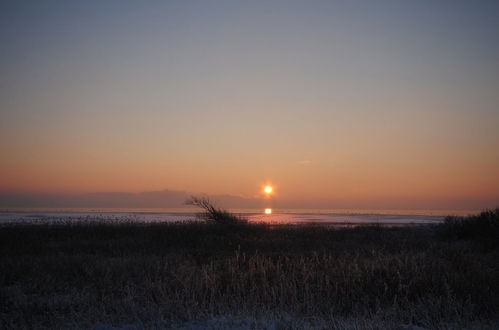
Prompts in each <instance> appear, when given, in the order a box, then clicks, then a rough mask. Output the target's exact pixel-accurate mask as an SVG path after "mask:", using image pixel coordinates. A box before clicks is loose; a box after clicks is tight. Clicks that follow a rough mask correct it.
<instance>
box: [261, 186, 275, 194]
mask: <svg viewBox="0 0 499 330" xmlns="http://www.w3.org/2000/svg"><path fill="white" fill-rule="evenodd" d="M272 190H273V188H272V186H265V188H264V189H263V191H265V193H266V194H267V195H268V194H271V193H272Z"/></svg>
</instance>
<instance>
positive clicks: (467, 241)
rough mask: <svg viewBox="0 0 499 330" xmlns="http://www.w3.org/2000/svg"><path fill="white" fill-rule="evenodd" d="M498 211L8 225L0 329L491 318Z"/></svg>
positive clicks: (0, 267) (357, 324) (498, 276)
mask: <svg viewBox="0 0 499 330" xmlns="http://www.w3.org/2000/svg"><path fill="white" fill-rule="evenodd" d="M498 214H499V212H498V211H494V212H489V214H488V215H487V214H485V215H484V217H485V218H487V217H489V218H490V219H489V220H487V219H488V218H487V219H486V220H484V221H482V222H483V223H479V224H478V225H476V224H473V223H472V224H469V223H465V222H463V221H462V220H459V221H458V220H455V219H454V220H452V219H450V220H448V221H447V223H446V224H444V225H441V226H434V227H411V228H409V227H407V228H383V227H357V228H349V229H345V228H343V229H334V228H324V227H306V226H300V227H292V226H273V227H272V226H265V225H236V226H231V225H217V224H202V223H193V224H165V223H160V224H137V223H109V224H104V223H77V224H66V225H61V224H57V225H43V226H41V225H9V226H3V227H0V328H2V329H14V328H15V329H17V328H95V329H110V328H112V327H119V328H123V327H125V328H126V327H128V328H181V329H191V328H195V329H202V328H216V329H223V328H242V329H248V328H249V329H252V328H256V329H261V328H268V329H289V328H314V327H315V328H319V329H323V328H348V329H351V328H360V329H364V328H368V329H369V328H379V329H385V328H388V329H390V328H392V329H411V328H412V329H418V328H417V327H422V328H431V329H435V328H444V329H447V328H479V329H484V328H498V327H499V244H498V242H499V237H498V236H497V224H498V222H499V221H498ZM477 219H478V217H477ZM477 219H474V220H473V221H474V223H476V222H477V221H478V222H479V220H477ZM487 226H488V227H487ZM484 228H485V229H484Z"/></svg>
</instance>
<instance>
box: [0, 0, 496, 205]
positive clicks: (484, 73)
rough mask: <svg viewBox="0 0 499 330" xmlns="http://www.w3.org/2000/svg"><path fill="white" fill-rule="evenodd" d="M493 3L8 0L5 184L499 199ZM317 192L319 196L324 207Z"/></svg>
mask: <svg viewBox="0 0 499 330" xmlns="http://www.w3.org/2000/svg"><path fill="white" fill-rule="evenodd" d="M498 17H499V2H498V1H450V0H449V1H436V0H432V1H399V0H397V1H396V0H393V1H356V0H353V1H350V0H349V1H347V0H345V1H234V0H232V1H123V0H120V1H11V2H9V1H2V3H1V5H0V45H1V51H0V155H1V158H0V192H1V193H4V194H9V193H12V194H13V193H17V194H19V193H42V194H43V193H51V194H70V193H71V194H74V193H87V192H108V191H121V192H141V191H155V190H163V189H172V190H178V191H189V192H204V193H208V194H229V195H237V196H243V197H254V196H256V195H258V194H259V193H260V189H261V185H262V184H264V183H266V182H271V183H273V184H274V185H275V186H276V196H275V198H279V199H282V200H295V201H301V204H300V206H303V205H306V203H307V201H309V202H310V205H311V206H312V205H313V201H323V203H325V204H321V205H326V206H328V207H330V208H342V207H358V208H376V207H382V208H405V207H408V208H429V207H431V208H438V207H439V205H441V206H442V207H445V208H456V209H457V208H469V207H474V208H475V207H476V208H482V207H495V206H497V205H498V204H499V34H498V31H499V19H498ZM314 205H315V204H314Z"/></svg>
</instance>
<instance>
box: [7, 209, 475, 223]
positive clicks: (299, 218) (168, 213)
mask: <svg viewBox="0 0 499 330" xmlns="http://www.w3.org/2000/svg"><path fill="white" fill-rule="evenodd" d="M229 211H230V212H232V213H233V214H236V215H238V216H241V217H244V218H246V219H248V220H249V222H252V223H269V224H275V225H277V224H283V225H299V224H309V225H313V224H315V225H343V226H349V225H374V224H376V225H387V226H406V225H429V224H438V223H440V222H442V221H443V220H444V219H445V217H446V216H448V215H454V216H465V215H469V214H476V213H477V211H476V210H355V209H333V210H325V209H281V210H280V209H273V210H271V214H265V210H259V209H233V210H230V209H229ZM199 216H200V211H199V210H196V209H186V208H181V209H105V208H104V209H92V208H86V209H82V208H79V209H67V208H63V209H61V208H59V209H46V208H39V209H24V208H23V209H4V210H0V225H7V224H48V223H71V222H77V221H102V222H116V221H118V222H119V221H126V222H187V221H199V219H200V217H199Z"/></svg>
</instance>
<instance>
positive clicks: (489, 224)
mask: <svg viewBox="0 0 499 330" xmlns="http://www.w3.org/2000/svg"><path fill="white" fill-rule="evenodd" d="M437 233H438V235H439V236H440V237H441V238H443V239H450V240H452V239H463V240H477V241H483V242H487V243H493V244H494V245H498V244H499V208H496V209H495V210H486V211H483V212H481V213H480V214H478V215H471V216H467V217H456V216H448V217H446V218H445V220H444V222H443V223H442V224H441V225H439V226H438V228H437Z"/></svg>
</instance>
